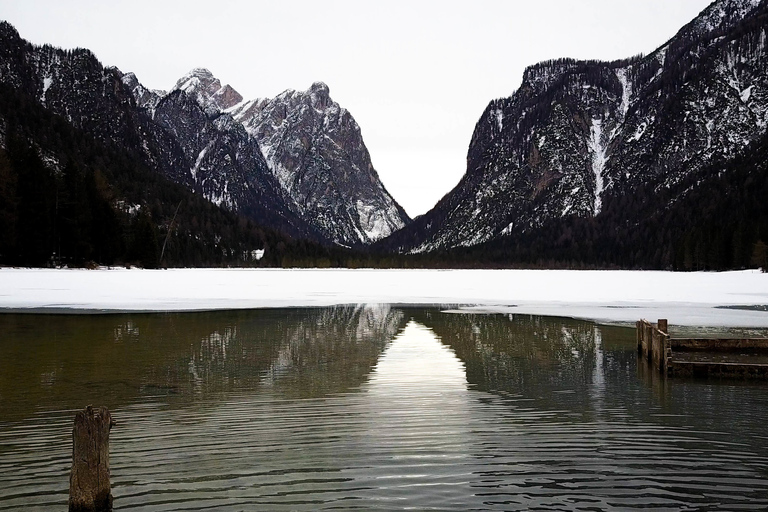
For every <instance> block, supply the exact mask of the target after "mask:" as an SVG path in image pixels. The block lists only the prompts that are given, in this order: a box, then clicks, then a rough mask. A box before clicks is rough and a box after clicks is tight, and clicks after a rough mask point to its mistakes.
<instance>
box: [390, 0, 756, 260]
mask: <svg viewBox="0 0 768 512" xmlns="http://www.w3.org/2000/svg"><path fill="white" fill-rule="evenodd" d="M766 10H767V9H766V2H765V1H762V2H758V1H757V0H720V1H717V2H714V3H713V4H711V5H710V6H708V7H707V8H706V9H704V10H703V11H702V13H701V14H700V15H699V16H698V17H697V18H695V19H694V20H692V21H691V22H690V23H688V24H687V25H686V26H684V27H683V28H681V29H680V31H678V32H677V34H676V35H675V36H674V37H672V38H671V39H670V40H668V41H667V42H666V43H665V44H664V45H662V46H661V47H659V48H658V49H657V50H655V51H654V52H652V53H651V54H649V55H648V56H636V57H632V58H629V59H624V60H618V61H613V62H603V61H578V60H573V59H558V60H552V61H546V62H542V63H538V64H534V65H532V66H529V67H528V68H526V70H525V72H524V76H523V81H522V84H521V86H520V88H518V90H517V91H515V93H513V95H512V96H510V97H507V98H499V99H496V100H492V101H491V102H490V103H489V104H488V106H487V107H486V109H485V111H484V112H483V114H482V115H481V117H480V119H479V120H478V122H477V124H476V127H475V131H474V133H473V137H472V140H471V141H470V145H469V150H468V153H467V162H468V165H467V172H466V173H465V175H464V176H463V177H462V179H461V181H460V182H459V184H458V185H457V186H456V187H455V188H454V189H453V190H452V191H451V192H449V193H448V194H447V195H446V196H445V197H444V198H443V199H442V200H441V201H440V202H439V203H438V204H437V205H436V206H435V208H433V209H432V210H430V212H428V213H427V214H425V215H424V216H422V217H419V218H418V219H416V220H415V221H414V223H412V224H411V225H409V226H408V227H406V228H405V229H403V230H401V231H400V232H398V233H396V234H395V235H393V236H392V237H390V239H388V240H386V241H384V242H383V243H382V244H380V245H379V247H381V248H385V249H394V250H397V251H400V252H406V253H410V252H416V253H418V252H429V251H436V250H446V249H450V248H452V247H469V246H473V245H477V244H480V243H484V242H487V241H489V240H493V239H498V238H503V237H505V236H509V235H513V234H515V233H526V232H529V231H531V230H536V229H538V228H539V227H541V226H542V225H543V224H544V223H548V222H549V221H550V220H557V219H562V218H565V217H569V216H576V217H584V218H588V217H597V218H599V215H600V213H601V211H602V209H603V205H604V203H605V201H607V200H610V199H611V198H613V197H625V196H628V195H631V193H632V191H633V190H634V189H635V188H637V187H639V186H641V185H645V184H647V183H651V182H652V183H655V185H656V186H660V187H666V188H669V187H670V186H672V185H674V184H676V183H679V182H681V181H682V180H683V179H684V178H685V177H686V176H688V175H689V174H691V173H696V172H699V171H700V170H702V169H704V168H706V167H707V166H709V165H710V164H711V163H712V162H713V161H714V159H715V158H720V157H722V156H723V155H725V156H727V157H728V158H734V157H735V156H736V155H737V154H738V152H739V151H740V150H741V149H742V148H743V147H745V146H746V145H747V144H748V143H749V142H750V141H755V140H756V139H757V138H759V136H760V135H761V134H762V133H764V132H765V126H766V121H768V96H767V92H768V82H766V80H765V76H766V74H768V73H766V71H768V70H766V67H765V63H766V61H765V59H764V54H765V17H766ZM734 11H737V12H739V13H742V14H743V15H744V16H745V17H744V18H740V17H738V16H734V15H732V12H734Z"/></svg>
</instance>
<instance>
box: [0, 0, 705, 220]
mask: <svg viewBox="0 0 768 512" xmlns="http://www.w3.org/2000/svg"><path fill="white" fill-rule="evenodd" d="M709 3H710V2H709V0H507V1H498V0H467V1H463V2H454V1H431V2H427V1H420V0H406V1H400V0H387V1H380V2H372V1H362V0H350V1H347V0H340V1H336V0H314V1H303V0H301V1H277V0H271V1H245V0H243V1H238V0H217V1H207V2H198V1H185V2H178V1H166V0H154V1H145V0H132V1H122V0H110V1H104V0H98V1H96V0H66V1H62V0H0V19H4V20H6V21H8V22H10V23H11V24H13V25H14V26H15V27H16V28H17V29H18V30H19V32H20V34H21V36H22V37H23V38H25V39H27V40H29V41H31V42H33V43H35V44H43V43H50V44H53V45H55V46H59V47H62V48H75V47H83V48H88V49H90V50H92V51H93V52H94V53H95V54H96V56H97V57H98V58H99V59H100V60H101V61H102V63H103V64H105V65H110V66H117V67H118V68H119V69H121V70H122V71H125V72H127V71H133V72H134V73H136V75H137V76H138V78H139V80H140V81H141V82H142V83H143V84H144V85H145V86H147V87H150V88H153V89H169V88H171V87H172V86H173V85H174V84H175V82H176V80H177V79H178V78H179V77H181V76H182V75H184V74H185V73H187V72H188V71H189V70H190V69H192V68H194V67H205V68H208V69H210V70H211V71H212V72H213V73H214V75H216V76H217V77H218V78H219V79H220V80H221V82H222V84H225V83H228V84H230V85H231V86H232V87H234V88H235V89H236V90H237V91H238V92H240V94H242V95H243V96H244V97H245V98H246V99H251V98H264V97H273V96H276V95H277V94H279V93H280V92H282V91H284V90H285V89H299V90H305V89H307V88H309V86H310V85H311V84H312V82H315V81H323V82H325V83H326V84H328V86H329V87H330V91H331V98H332V99H333V100H335V101H337V102H338V103H339V104H340V105H341V106H342V107H345V108H347V109H348V110H349V111H350V112H351V114H352V115H353V117H354V118H355V119H356V120H357V122H358V124H359V125H360V128H361V130H362V133H363V138H364V140H365V143H366V145H367V147H368V150H369V151H370V153H371V158H372V160H373V165H374V167H375V168H376V169H377V171H378V172H379V176H380V177H381V179H382V181H383V182H384V185H385V186H386V187H387V189H388V190H389V191H390V193H391V194H392V195H393V196H394V197H395V199H396V200H397V201H398V202H400V204H401V205H402V206H403V207H404V208H405V209H406V211H407V212H408V213H409V214H410V215H411V216H416V215H419V214H422V213H424V212H426V211H427V210H428V209H430V208H431V207H432V206H434V204H435V203H436V202H437V201H438V200H439V199H440V198H441V197H442V196H443V195H445V194H446V193H447V192H448V191H450V189H451V188H453V187H454V186H455V185H456V183H457V182H458V181H459V179H460V178H461V176H462V175H463V174H464V172H465V170H466V168H465V165H466V152H467V148H468V146H469V141H470V138H471V136H472V131H473V129H474V126H475V123H476V122H477V120H478V118H479V117H480V115H481V114H482V112H483V110H484V109H485V107H486V105H487V104H488V102H489V101H490V100H492V99H494V98H498V97H503V96H509V95H511V94H512V93H513V92H514V90H515V89H517V87H518V86H519V85H520V82H521V79H522V74H523V70H524V69H525V67H526V66H528V65H530V64H534V63H536V62H539V61H542V60H546V59H554V58H560V57H573V58H580V59H603V60H613V59H620V58H625V57H629V56H632V55H636V54H638V53H645V54H647V53H650V52H651V51H653V50H654V49H655V48H657V47H658V46H660V45H662V44H663V43H664V42H666V41H667V40H668V39H669V38H670V37H672V36H673V35H674V34H675V33H676V32H677V31H678V29H680V28H681V27H682V26H683V25H684V24H685V23H687V22H688V21H690V20H691V19H693V18H694V17H695V16H696V15H697V14H698V13H699V12H700V11H701V10H702V9H704V8H705V7H706V6H707V5H708V4H709Z"/></svg>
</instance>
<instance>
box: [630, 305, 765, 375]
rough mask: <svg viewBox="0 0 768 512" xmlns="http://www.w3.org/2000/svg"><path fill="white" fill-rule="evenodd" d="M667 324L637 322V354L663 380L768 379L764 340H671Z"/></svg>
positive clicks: (662, 320) (662, 322)
mask: <svg viewBox="0 0 768 512" xmlns="http://www.w3.org/2000/svg"><path fill="white" fill-rule="evenodd" d="M668 332H669V325H668V322H667V320H665V319H661V320H659V321H658V323H657V324H656V325H654V324H652V323H650V322H649V321H647V320H640V321H638V322H637V352H638V354H639V356H640V357H641V358H642V359H645V360H647V361H648V364H649V365H651V367H653V368H654V369H656V370H658V371H659V372H661V373H662V374H663V375H665V376H675V377H727V378H743V379H755V378H757V379H768V339H767V338H733V339H727V338H726V339H724V338H713V339H710V338H672V337H671V336H670V335H669V334H668Z"/></svg>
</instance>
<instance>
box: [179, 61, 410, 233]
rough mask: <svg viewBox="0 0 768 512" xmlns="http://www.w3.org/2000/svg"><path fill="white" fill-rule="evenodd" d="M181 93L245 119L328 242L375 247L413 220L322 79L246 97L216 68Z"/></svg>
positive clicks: (301, 211) (184, 81)
mask: <svg viewBox="0 0 768 512" xmlns="http://www.w3.org/2000/svg"><path fill="white" fill-rule="evenodd" d="M174 90H182V91H185V92H186V93H187V94H189V95H190V96H192V97H194V98H195V99H196V100H197V102H198V103H199V104H200V105H201V106H202V107H203V108H204V109H206V111H207V112H209V113H211V112H225V113H226V114H231V115H232V117H233V118H234V119H235V120H236V121H238V122H239V123H241V124H242V125H243V126H244V127H245V129H246V131H247V132H248V133H249V134H250V135H251V136H252V137H253V139H254V140H255V141H256V142H257V143H258V147H259V148H260V149H261V152H262V153H263V154H264V157H265V158H266V161H267V164H268V167H269V168H270V169H271V171H272V172H273V174H274V175H275V177H276V178H277V179H278V181H279V182H280V185H281V186H282V189H283V191H284V192H285V193H286V194H287V195H288V196H289V197H290V198H291V199H292V200H293V203H294V208H295V211H296V213H297V214H298V215H299V216H300V217H301V218H303V219H304V220H306V221H307V222H309V223H311V224H312V225H313V226H314V227H315V228H316V229H317V230H318V231H320V232H321V233H322V234H323V235H324V236H325V237H327V238H328V239H330V240H333V241H335V242H336V243H339V244H342V245H359V244H361V243H362V244H368V243H371V242H374V241H376V240H379V239H381V238H384V237H386V236H388V235H389V234H391V233H392V232H394V231H396V230H398V229H400V228H402V227H403V226H405V225H406V224H407V223H408V222H410V218H409V217H408V215H407V214H406V213H405V211H404V210H403V209H402V208H401V207H400V206H399V205H398V204H397V202H396V201H395V200H394V199H393V198H392V196H391V195H390V194H389V193H388V192H387V191H386V189H385V188H384V185H383V184H382V183H381V181H380V180H379V177H378V174H377V173H376V170H375V169H374V168H373V166H372V165H371V158H370V155H369V154H368V150H367V148H366V147H365V144H364V142H363V138H362V135H361V133H360V127H359V126H358V125H357V123H356V122H355V120H354V118H353V117H352V116H351V114H350V113H349V112H348V111H347V110H346V109H344V108H341V107H340V106H339V104H338V103H336V102H334V101H333V100H332V99H331V98H330V94H329V90H328V86H326V85H325V84H323V83H322V82H317V83H315V84H313V85H312V86H311V87H310V88H309V90H307V91H303V92H302V91H293V90H287V91H285V92H283V93H282V94H280V95H278V96H277V97H276V98H273V99H261V100H251V101H244V102H243V101H242V97H241V96H240V95H239V94H238V93H237V92H236V91H234V89H232V88H231V87H230V86H229V85H225V86H222V85H221V83H220V82H219V80H217V79H216V78H214V77H213V75H212V74H211V73H210V71H208V70H206V69H194V70H192V71H191V72H190V73H189V74H187V75H186V76H184V77H182V78H181V79H179V81H178V82H177V84H176V86H175V87H174Z"/></svg>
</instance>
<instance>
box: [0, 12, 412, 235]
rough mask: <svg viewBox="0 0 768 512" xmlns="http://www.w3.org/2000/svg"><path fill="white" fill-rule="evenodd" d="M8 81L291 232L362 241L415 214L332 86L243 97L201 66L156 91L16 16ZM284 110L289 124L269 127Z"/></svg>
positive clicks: (179, 177)
mask: <svg viewBox="0 0 768 512" xmlns="http://www.w3.org/2000/svg"><path fill="white" fill-rule="evenodd" d="M0 81H1V82H3V83H6V84H8V85H11V86H12V87H15V88H18V89H21V90H23V91H25V92H27V93H28V94H31V95H32V97H34V98H35V100H36V101H38V102H40V103H41V104H42V105H44V106H45V107H46V108H48V109H49V110H51V111H52V112H54V113H55V114H59V115H61V116H63V117H64V118H66V119H67V120H68V121H69V122H70V123H71V124H72V125H73V126H75V127H76V128H79V129H82V130H84V131H85V132H86V133H88V134H89V135H91V136H93V137H95V138H96V139H97V140H99V141H102V142H107V143H110V144H117V145H120V146H123V147H125V148H127V149H129V150H132V151H134V152H136V153H137V154H139V155H141V157H142V159H143V160H144V162H145V163H146V165H147V166H148V167H149V168H151V169H154V170H156V171H157V172H158V173H160V174H162V175H164V176H166V177H168V178H170V179H171V180H173V181H175V182H177V183H180V184H182V185H184V186H186V187H188V188H190V189H191V190H193V191H195V192H196V193H199V194H201V195H202V196H203V197H205V198H207V199H209V200H210V201H212V202H214V203H216V204H218V205H220V206H222V207H224V208H227V209H229V210H232V211H235V212H238V213H242V214H244V215H246V216H248V217H250V218H252V219H254V220H255V221H256V222H258V223H259V224H261V225H263V226H266V227H269V228H273V229H277V230H279V231H282V232H284V233H287V234H289V235H291V236H294V237H298V238H308V239H312V240H316V241H321V242H326V243H335V244H342V245H350V246H351V245H361V244H368V243H370V242H372V241H375V240H378V239H379V238H382V237H384V236H386V235H388V234H390V233H391V232H392V231H394V230H396V229H398V228H400V227H402V226H403V225H405V224H406V223H407V222H409V221H410V219H409V218H408V216H407V215H406V214H405V212H404V211H403V210H402V208H400V207H399V206H398V205H397V203H395V201H394V200H393V199H392V197H391V196H390V195H389V194H388V193H387V191H386V190H385V189H384V186H383V185H382V184H381V182H380V181H379V178H378V175H377V174H376V171H375V170H374V169H373V167H372V166H371V163H370V158H369V156H368V151H367V149H366V148H365V145H364V144H363V141H362V137H361V136H360V129H359V127H358V126H357V124H356V123H355V121H354V119H352V116H351V115H350V114H349V113H348V112H347V111H346V110H344V109H342V108H340V107H339V106H338V104H336V103H334V102H332V101H331V100H330V98H329V97H328V89H327V87H325V86H320V85H316V86H313V88H312V89H310V91H307V92H306V93H294V92H290V93H288V92H287V93H284V94H283V95H281V96H279V97H278V98H276V99H275V100H261V101H256V102H247V103H244V102H243V98H242V96H240V94H238V93H237V91H235V90H234V89H233V88H232V87H231V86H229V85H222V84H221V83H220V81H219V80H218V79H216V78H215V77H214V76H213V75H212V74H211V73H210V71H208V70H205V69H194V70H192V71H191V72H190V73H189V74H187V75H186V76H184V77H182V78H181V79H180V80H179V81H178V82H177V84H176V85H175V87H174V88H173V89H172V90H171V91H170V92H165V91H156V90H150V89H147V88H146V87H144V86H143V85H142V84H141V83H140V82H139V80H138V78H137V77H136V76H135V75H134V74H133V73H125V74H124V73H122V72H121V71H120V70H118V69H117V68H104V67H103V66H102V65H101V63H100V62H99V61H98V60H97V59H96V58H95V56H94V55H93V54H92V53H91V52H89V51H88V50H82V49H78V50H61V49H57V48H53V47H51V46H43V47H37V46H34V45H31V44H30V43H28V42H26V41H24V40H23V39H21V37H20V36H19V34H18V32H16V30H15V29H14V28H13V27H12V26H11V25H9V24H8V23H5V22H0ZM258 106H260V107H261V108H258ZM277 111H281V112H283V113H284V114H285V122H284V123H283V124H282V125H274V126H272V125H270V126H271V127H272V128H271V130H268V129H267V128H266V125H267V123H269V122H271V121H272V120H273V119H274V117H273V116H274V115H275V112H277ZM2 121H3V120H0V128H2V126H3V125H4V123H2ZM0 134H1V131H0ZM0 142H2V138H1V137H0ZM262 148H263V149H264V150H265V151H267V153H268V154H269V155H270V158H269V161H267V160H265V159H264V156H263V154H262ZM53 165H56V164H55V163H53Z"/></svg>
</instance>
